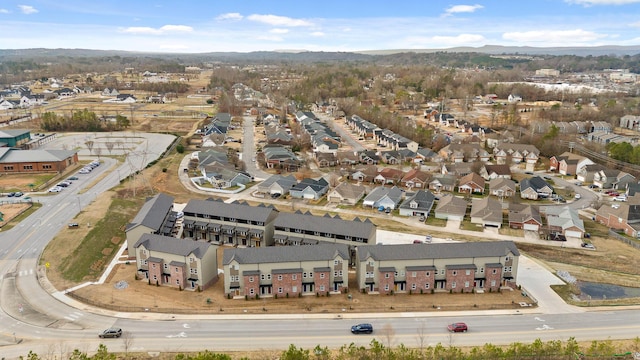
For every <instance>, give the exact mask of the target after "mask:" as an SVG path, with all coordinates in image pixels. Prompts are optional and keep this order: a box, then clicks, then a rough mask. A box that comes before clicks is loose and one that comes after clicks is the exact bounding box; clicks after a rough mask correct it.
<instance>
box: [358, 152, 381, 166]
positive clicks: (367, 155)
mask: <svg viewBox="0 0 640 360" xmlns="http://www.w3.org/2000/svg"><path fill="white" fill-rule="evenodd" d="M358 156H359V157H360V163H361V164H368V165H375V164H378V163H380V156H379V155H378V154H377V153H376V152H375V151H374V150H365V151H361V152H360V153H359V154H358Z"/></svg>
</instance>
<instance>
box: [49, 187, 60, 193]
mask: <svg viewBox="0 0 640 360" xmlns="http://www.w3.org/2000/svg"><path fill="white" fill-rule="evenodd" d="M60 191H62V188H61V187H60V186H54V187H52V188H51V189H49V192H52V193H58V192H60Z"/></svg>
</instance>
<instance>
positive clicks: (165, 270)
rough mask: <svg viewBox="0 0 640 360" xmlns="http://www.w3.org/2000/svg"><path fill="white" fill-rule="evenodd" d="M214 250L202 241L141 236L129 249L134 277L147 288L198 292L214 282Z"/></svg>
mask: <svg viewBox="0 0 640 360" xmlns="http://www.w3.org/2000/svg"><path fill="white" fill-rule="evenodd" d="M217 248H218V247H217V246H215V245H212V244H209V243H207V242H204V241H193V240H185V239H177V238H174V237H169V236H163V235H157V234H143V235H142V236H141V237H140V239H139V240H138V241H137V242H136V243H135V244H134V246H133V247H132V250H134V251H135V256H136V268H137V275H138V277H139V278H141V279H143V280H146V281H148V282H149V285H164V286H170V287H175V288H178V289H181V290H182V289H184V290H198V291H202V290H205V289H206V288H208V287H209V286H211V285H213V284H214V283H215V282H216V280H217V279H218V260H217V255H216V251H217Z"/></svg>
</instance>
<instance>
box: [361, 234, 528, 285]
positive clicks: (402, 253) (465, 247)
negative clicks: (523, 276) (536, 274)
mask: <svg viewBox="0 0 640 360" xmlns="http://www.w3.org/2000/svg"><path fill="white" fill-rule="evenodd" d="M519 256H520V252H519V251H518V248H516V245H515V243H514V242H512V241H493V242H471V243H462V242H461V243H436V244H407V245H383V246H380V245H378V246H371V245H362V246H359V247H358V250H357V261H356V278H357V280H358V288H359V289H360V291H365V292H368V293H370V294H371V293H376V294H378V293H379V294H391V293H396V292H400V293H408V292H412V293H432V292H438V291H450V292H472V291H474V290H485V291H497V290H498V289H500V288H501V287H510V288H516V287H517V282H516V280H517V271H518V260H519Z"/></svg>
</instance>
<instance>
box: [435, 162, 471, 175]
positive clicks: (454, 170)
mask: <svg viewBox="0 0 640 360" xmlns="http://www.w3.org/2000/svg"><path fill="white" fill-rule="evenodd" d="M440 172H441V173H442V174H443V175H454V176H457V177H461V176H465V175H468V174H471V173H472V172H473V164H472V163H450V164H442V168H441V170H440Z"/></svg>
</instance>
